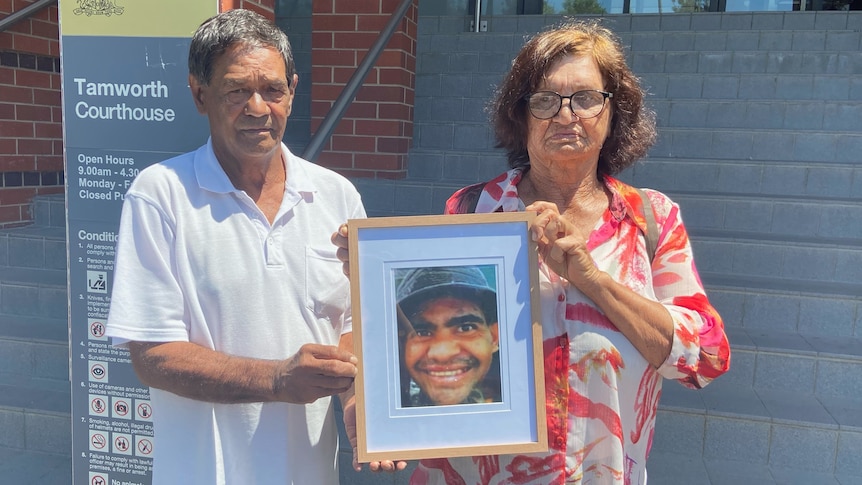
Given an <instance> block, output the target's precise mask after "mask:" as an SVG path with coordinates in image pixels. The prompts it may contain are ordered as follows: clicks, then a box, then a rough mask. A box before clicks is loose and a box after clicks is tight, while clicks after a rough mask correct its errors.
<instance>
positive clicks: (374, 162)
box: [311, 0, 417, 178]
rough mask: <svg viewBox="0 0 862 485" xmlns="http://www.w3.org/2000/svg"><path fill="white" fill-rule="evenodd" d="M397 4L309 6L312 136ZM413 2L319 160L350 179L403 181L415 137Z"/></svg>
mask: <svg viewBox="0 0 862 485" xmlns="http://www.w3.org/2000/svg"><path fill="white" fill-rule="evenodd" d="M399 3H401V2H400V0H352V1H338V0H314V2H313V4H312V9H313V15H312V18H311V19H312V65H313V66H314V67H313V68H312V73H311V83H312V87H311V99H312V104H311V118H312V119H311V129H312V132H314V131H315V130H317V128H318V127H319V126H320V124H321V122H322V121H323V118H324V116H326V114H327V113H328V112H329V110H330V108H331V107H332V105H333V103H334V102H335V100H336V99H337V98H338V95H339V94H340V93H341V91H342V89H343V88H344V86H345V85H346V84H347V82H348V81H349V80H350V77H351V76H352V75H353V72H354V71H355V70H356V68H357V67H358V66H359V64H360V63H361V62H362V59H364V57H365V55H366V53H367V52H368V49H369V48H370V47H371V46H372V44H374V42H375V41H376V40H377V37H378V35H379V32H380V31H381V30H382V29H383V28H384V26H385V25H386V23H387V22H388V21H389V18H390V16H391V15H392V12H394V11H395V10H396V8H397V6H398V4H399ZM416 3H417V2H416V0H414V1H413V5H412V6H411V7H410V9H409V10H408V11H407V15H406V16H405V18H404V19H402V20H401V23H400V24H399V25H398V28H397V29H396V31H395V33H394V34H393V36H392V38H391V39H390V41H389V43H388V44H387V45H386V48H385V50H384V51H383V53H381V55H380V57H379V58H378V60H377V62H376V64H375V65H374V67H373V68H372V69H371V71H370V72H369V74H368V76H367V77H366V79H365V82H364V84H363V86H362V87H361V88H360V89H359V91H358V93H357V95H356V99H355V100H354V102H353V103H352V104H351V105H350V107H349V108H348V109H347V112H346V114H345V116H344V117H343V118H342V119H341V121H340V122H339V123H338V125H337V126H336V127H335V131H334V132H333V136H332V138H331V139H330V141H329V143H327V144H326V145H325V146H324V148H323V151H322V152H321V154H320V156H319V157H318V159H317V162H318V163H320V164H321V165H324V166H327V167H329V168H332V169H335V170H338V171H339V172H341V173H342V174H345V175H347V176H351V177H374V178H403V177H404V176H405V175H406V174H407V152H408V150H409V149H410V144H411V140H412V137H413V102H414V100H413V98H414V84H415V77H416V38H417V30H416V20H417V18H416V17H417V5H416Z"/></svg>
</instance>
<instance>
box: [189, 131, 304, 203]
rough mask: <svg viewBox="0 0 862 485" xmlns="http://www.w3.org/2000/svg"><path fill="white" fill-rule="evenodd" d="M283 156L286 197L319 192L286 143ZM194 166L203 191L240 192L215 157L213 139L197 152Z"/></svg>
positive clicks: (282, 145) (282, 150) (282, 146)
mask: <svg viewBox="0 0 862 485" xmlns="http://www.w3.org/2000/svg"><path fill="white" fill-rule="evenodd" d="M281 154H282V160H284V164H285V169H286V170H287V182H286V183H285V184H284V191H285V195H288V194H295V195H299V196H300V197H309V196H311V194H313V193H314V192H317V188H316V187H315V185H314V181H313V180H312V179H311V177H310V176H309V175H308V172H306V170H305V167H303V166H302V163H300V162H301V160H300V158H299V157H297V156H296V155H294V154H293V153H291V152H290V150H289V149H288V148H287V146H286V145H285V144H284V143H282V144H281ZM194 164H195V176H196V177H197V181H198V185H199V186H200V187H201V188H202V189H204V190H209V191H210V192H215V193H220V194H228V193H231V192H239V190H238V189H237V188H236V187H234V186H233V183H231V181H230V178H228V176H227V173H225V171H224V169H223V168H222V166H221V164H220V163H219V162H218V159H217V158H216V156H215V152H214V151H213V146H212V137H210V138H209V139H208V140H207V143H206V145H204V146H202V147H200V148H199V149H198V150H197V153H195V158H194Z"/></svg>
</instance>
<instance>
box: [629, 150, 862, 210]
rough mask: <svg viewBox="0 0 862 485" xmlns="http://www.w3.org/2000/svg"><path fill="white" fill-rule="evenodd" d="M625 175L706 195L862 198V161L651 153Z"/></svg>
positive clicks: (674, 190) (672, 190)
mask: <svg viewBox="0 0 862 485" xmlns="http://www.w3.org/2000/svg"><path fill="white" fill-rule="evenodd" d="M620 178H622V179H624V180H625V181H626V182H628V183H631V184H633V185H635V186H638V187H649V188H654V189H656V190H660V191H662V192H666V193H669V194H670V193H674V194H691V195H697V196H699V197H705V198H708V197H710V196H712V195H722V196H734V200H736V198H735V196H740V195H741V196H751V197H754V196H768V197H770V198H774V199H777V200H778V201H784V202H794V201H797V200H798V201H799V202H807V201H811V202H818V203H819V202H821V201H825V202H858V201H860V200H862V167H859V165H858V164H851V163H826V162H823V163H809V162H800V161H795V162H794V161H785V160H774V159H772V160H750V159H746V160H710V159H700V160H687V159H681V158H662V157H658V156H655V157H652V156H651V157H649V158H647V159H645V160H643V161H642V162H640V163H637V164H635V165H634V166H632V167H631V168H629V169H628V170H626V171H625V172H623V175H622V176H621V177H620ZM742 200H746V199H742Z"/></svg>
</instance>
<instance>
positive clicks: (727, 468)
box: [647, 450, 862, 485]
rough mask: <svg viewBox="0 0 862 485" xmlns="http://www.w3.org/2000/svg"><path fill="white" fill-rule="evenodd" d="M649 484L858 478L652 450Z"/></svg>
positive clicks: (838, 483) (839, 482) (772, 484)
mask: <svg viewBox="0 0 862 485" xmlns="http://www.w3.org/2000/svg"><path fill="white" fill-rule="evenodd" d="M647 470H648V471H649V480H650V483H653V482H655V483H697V484H708V485H740V484H754V483H756V484H758V485H778V484H781V485H797V484H799V485H802V484H805V485H809V484H812V483H816V484H818V485H850V484H856V483H862V477H859V476H850V475H842V474H837V473H836V474H832V473H825V472H816V471H808V470H799V469H788V468H787V467H785V466H783V465H776V466H770V465H768V464H764V463H755V462H749V461H740V460H723V459H706V458H701V457H698V456H691V454H690V453H687V454H682V453H674V452H670V451H658V450H657V451H653V452H651V453H650V456H649V461H648V462H647Z"/></svg>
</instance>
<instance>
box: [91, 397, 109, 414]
mask: <svg viewBox="0 0 862 485" xmlns="http://www.w3.org/2000/svg"><path fill="white" fill-rule="evenodd" d="M90 408H92V409H93V412H94V413H96V414H104V412H105V409H106V404H105V400H104V399H102V398H100V397H97V398H95V399H93V402H91V403H90Z"/></svg>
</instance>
